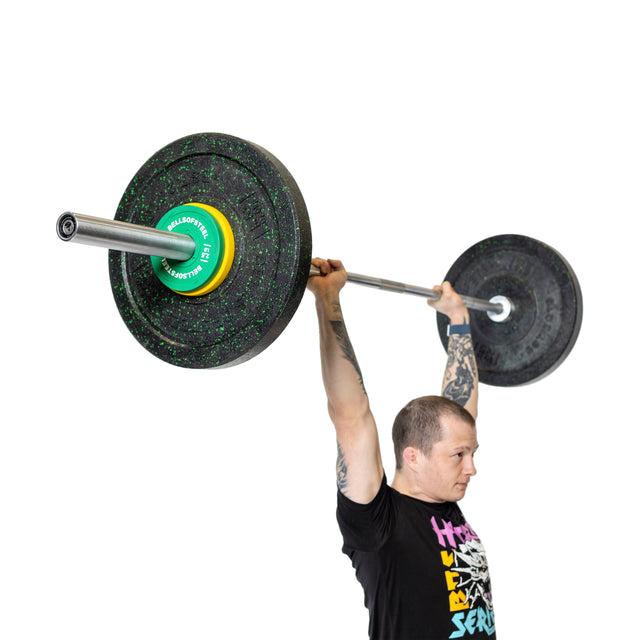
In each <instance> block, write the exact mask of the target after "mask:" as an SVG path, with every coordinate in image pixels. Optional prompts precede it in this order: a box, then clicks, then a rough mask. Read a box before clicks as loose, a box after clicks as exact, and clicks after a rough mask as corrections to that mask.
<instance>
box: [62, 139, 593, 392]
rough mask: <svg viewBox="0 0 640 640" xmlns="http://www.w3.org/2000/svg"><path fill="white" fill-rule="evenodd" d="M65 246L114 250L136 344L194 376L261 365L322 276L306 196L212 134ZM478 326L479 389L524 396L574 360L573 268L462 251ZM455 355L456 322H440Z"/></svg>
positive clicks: (86, 219)
mask: <svg viewBox="0 0 640 640" xmlns="http://www.w3.org/2000/svg"><path fill="white" fill-rule="evenodd" d="M56 230H57V233H58V236H59V237H60V238H61V239H62V240H65V241H73V242H80V243H85V244H92V245H95V246H100V247H104V248H108V249H109V250H110V251H109V273H110V280H111V287H112V291H113V295H114V298H115V301H116V305H117V307H118V310H119V312H120V314H121V316H122V318H123V320H124V321H125V323H126V326H127V327H128V328H129V330H130V331H131V333H132V334H133V335H134V336H135V338H136V339H137V340H138V341H139V342H140V343H141V344H142V346H144V347H145V348H146V349H147V350H148V351H150V352H151V353H152V354H153V355H155V356H157V357H159V358H160V359H162V360H164V361H166V362H169V363H170V364H173V365H177V366H182V367H188V368H221V367H228V366H232V365H237V364H240V363H242V362H245V361H246V360H249V359H250V358H252V357H254V356H256V355H258V354H259V353H260V352H261V351H263V350H264V349H265V348H267V347H268V346H269V345H270V344H271V343H272V342H273V341H274V340H275V339H276V338H277V337H278V336H279V335H280V334H281V333H282V331H283V330H284V328H285V327H286V326H287V324H288V323H289V321H290V320H291V318H292V317H293V315H294V313H295V311H296V309H297V308H298V305H299V303H300V301H301V299H302V296H303V294H304V290H305V287H306V283H307V280H308V278H309V277H310V276H313V275H318V274H319V272H318V270H317V269H316V268H315V267H313V266H312V265H311V227H310V223H309V217H308V213H307V209H306V205H305V202H304V199H303V197H302V194H301V192H300V189H299V188H298V186H297V184H296V182H295V180H294V179H293V177H292V176H291V174H290V173H289V172H288V170H287V169H286V168H285V167H284V165H283V164H282V163H281V162H280V161H279V160H278V159H277V158H275V156H273V155H272V154H271V153H269V152H268V151H266V150H265V149H263V148H262V147H259V146H258V145H256V144H253V143H251V142H247V141H245V140H241V139H239V138H236V137H233V136H229V135H224V134H215V133H203V134H195V135H191V136H187V137H185V138H181V139H180V140H176V141H175V142H172V143H171V144H169V145H167V146H166V147H164V148H163V149H161V150H160V151H158V152H157V153H155V154H154V155H153V156H152V157H151V158H150V159H149V160H148V161H147V162H146V163H145V164H144V165H143V166H142V167H141V168H140V170H139V171H138V172H137V173H136V175H135V176H134V178H133V179H132V181H131V182H130V184H129V186H128V187H127V189H126V191H125V193H124V195H123V196H122V199H121V201H120V204H119V206H118V209H117V211H116V216H115V220H107V219H103V218H96V217H92V216H87V215H82V214H77V213H70V212H67V213H64V214H62V215H61V216H60V217H59V218H58V221H57V224H56ZM444 279H445V280H449V281H450V282H451V284H452V285H453V286H454V288H455V289H456V291H458V292H464V293H463V294H462V297H463V300H464V302H465V304H466V305H467V307H468V308H469V309H472V310H474V313H473V314H470V315H471V320H470V322H471V325H472V327H471V328H472V336H473V342H474V350H475V353H476V359H477V362H478V369H479V375H480V380H481V381H482V382H485V383H487V384H492V385H496V386H515V385H521V384H526V383H529V382H533V381H535V380H538V379H540V378H542V377H543V376H545V375H548V374H549V373H551V371H553V370H554V369H555V368H557V367H558V366H559V365H560V364H561V363H562V362H563V361H564V359H565V358H566V357H567V356H568V354H569V352H570V351H571V349H572V348H573V345H574V344H575V341H576V340H577V337H578V333H579V331H580V326H581V321H582V294H581V290H580V286H579V283H578V280H577V278H576V275H575V273H574V271H573V269H572V268H571V266H570V265H569V263H568V262H567V261H566V260H565V259H564V258H563V257H562V256H561V255H560V254H559V253H558V252H557V251H556V250H555V249H552V248H551V247H550V246H548V245H546V244H544V243H542V242H540V241H538V240H534V239H533V238H529V237H527V236H522V235H499V236H494V237H491V238H487V239H486V240H482V241H481V242H479V243H477V244H475V245H473V246H472V247H470V248H469V249H467V250H466V251H465V252H464V253H463V254H462V255H461V256H460V257H459V258H458V259H457V260H456V262H455V263H454V264H453V266H452V267H451V269H450V270H449V271H448V272H447V274H446V276H445V278H444ZM348 282H352V283H356V284H361V285H364V286H369V287H375V288H377V289H380V290H384V291H393V292H397V293H407V294H410V295H417V296H422V297H425V298H428V299H432V300H435V299H437V298H438V296H439V295H440V294H439V292H438V291H435V290H433V289H428V288H425V287H420V286H414V285H408V284H405V283H401V282H396V281H391V280H385V279H382V278H374V277H370V276H365V275H361V274H356V273H349V274H348ZM437 323H438V331H439V334H440V338H441V341H442V344H443V346H444V347H445V348H446V346H447V341H448V338H447V335H446V334H447V332H446V327H447V319H446V317H444V316H442V315H441V314H439V313H438V314H437Z"/></svg>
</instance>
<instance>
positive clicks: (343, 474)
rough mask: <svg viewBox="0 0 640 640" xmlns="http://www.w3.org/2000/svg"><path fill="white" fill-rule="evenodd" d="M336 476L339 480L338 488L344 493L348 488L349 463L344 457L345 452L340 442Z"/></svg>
mask: <svg viewBox="0 0 640 640" xmlns="http://www.w3.org/2000/svg"><path fill="white" fill-rule="evenodd" d="M336 478H337V481H338V489H340V491H341V492H342V493H345V492H346V489H347V463H346V462H345V459H344V453H343V451H342V447H341V446H340V443H338V459H337V460H336Z"/></svg>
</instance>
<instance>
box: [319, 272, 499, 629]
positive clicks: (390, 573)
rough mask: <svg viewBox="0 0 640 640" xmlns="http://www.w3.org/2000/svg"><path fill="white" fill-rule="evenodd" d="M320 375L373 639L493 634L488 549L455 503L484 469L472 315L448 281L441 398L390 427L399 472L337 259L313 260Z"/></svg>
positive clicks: (342, 517) (350, 545) (345, 521)
mask: <svg viewBox="0 0 640 640" xmlns="http://www.w3.org/2000/svg"><path fill="white" fill-rule="evenodd" d="M313 264H314V265H315V266H316V267H318V268H319V269H320V271H321V273H322V275H321V276H316V277H313V278H310V279H309V283H308V288H309V289H310V290H311V291H312V292H313V293H314V295H315V297H316V309H317V312H318V322H319V329H320V350H321V363H322V375H323V380H324V385H325V389H326V393H327V399H328V408H329V415H330V417H331V420H332V421H333V424H334V426H335V428H336V435H337V441H338V462H337V466H336V471H337V481H338V523H339V525H340V530H341V532H342V535H343V539H344V547H343V551H344V553H346V554H347V555H348V556H349V558H350V559H351V561H352V563H353V566H354V568H355V570H356V577H357V578H358V580H359V581H360V583H361V584H362V586H363V589H364V592H365V605H366V607H367V608H368V609H369V636H370V638H372V639H375V640H436V639H437V640H444V639H445V638H463V637H467V636H473V639H474V640H477V639H478V638H481V639H486V638H495V625H494V615H493V602H492V599H491V586H490V580H489V573H488V569H487V562H486V557H485V553H484V549H483V547H482V544H481V542H480V540H479V538H478V536H477V535H476V533H475V532H474V530H473V529H472V528H471V526H470V525H469V524H468V523H467V522H466V520H465V518H464V516H463V515H462V512H461V511H460V509H459V507H458V505H457V501H458V500H460V499H462V498H463V497H464V495H465V492H466V489H467V487H468V485H469V481H470V480H471V478H472V477H473V476H474V475H475V473H476V469H475V466H474V463H473V456H474V453H475V452H476V450H477V448H478V441H477V439H476V427H475V417H476V415H477V404H478V374H477V367H476V362H475V356H474V353H473V345H472V341H471V335H470V332H469V314H468V311H467V309H466V307H465V305H464V303H463V302H462V299H461V298H460V296H459V295H458V294H456V293H455V291H453V289H452V287H451V286H450V285H449V284H448V283H444V284H443V285H442V286H441V287H437V289H439V290H441V291H442V296H441V298H440V300H438V301H436V302H432V301H430V302H429V304H430V305H431V306H433V307H435V308H436V309H437V310H438V311H440V312H441V313H444V314H446V315H447V316H448V317H449V320H450V330H451V331H452V333H451V335H450V338H449V345H448V360H447V365H446V370H445V376H444V382H443V391H442V397H440V396H429V397H425V398H418V399H416V400H413V401H412V402H410V403H409V404H408V405H407V406H406V407H404V408H403V409H402V410H401V411H400V413H399V414H398V417H397V418H396V420H395V422H394V425H393V440H394V448H395V454H396V474H395V477H394V479H393V482H392V484H391V486H388V484H387V479H386V476H385V473H384V470H383V467H382V459H381V455H380V445H379V441H378V432H377V427H376V423H375V420H374V417H373V415H372V413H371V410H370V408H369V399H368V397H367V393H366V391H365V388H364V384H363V379H362V374H361V372H360V368H359V366H358V362H357V360H356V357H355V354H354V351H353V348H352V346H351V342H350V340H349V336H348V334H347V330H346V328H345V324H344V319H343V316H342V310H341V307H340V299H339V293H340V290H341V289H342V287H343V286H344V284H345V282H346V279H347V274H346V272H345V270H344V267H343V266H342V263H341V262H339V261H337V260H328V261H327V260H320V259H315V260H313Z"/></svg>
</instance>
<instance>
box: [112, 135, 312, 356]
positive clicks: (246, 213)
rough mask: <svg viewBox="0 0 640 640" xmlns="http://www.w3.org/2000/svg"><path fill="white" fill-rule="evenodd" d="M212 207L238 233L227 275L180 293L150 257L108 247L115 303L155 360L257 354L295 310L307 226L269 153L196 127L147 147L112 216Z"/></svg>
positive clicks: (305, 264)
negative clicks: (193, 292) (203, 288)
mask: <svg viewBox="0 0 640 640" xmlns="http://www.w3.org/2000/svg"><path fill="white" fill-rule="evenodd" d="M189 202H201V203H203V204H206V205H210V206H212V207H214V208H216V209H218V210H219V211H220V212H221V213H222V214H223V215H224V217H225V218H226V219H227V220H228V222H229V224H230V225H231V228H232V229H233V235H234V238H235V244H236V247H235V256H234V260H233V265H232V267H231V270H230V272H229V274H228V275H227V277H226V278H225V280H224V282H223V283H222V284H221V285H220V286H219V287H217V288H216V289H215V290H213V291H212V292H211V293H208V294H206V295H204V296H197V297H186V296H183V295H180V294H178V293H175V292H174V291H171V290H170V289H169V288H167V287H166V286H165V285H163V284H162V283H161V282H160V280H159V279H158V277H157V276H156V274H155V273H154V270H153V268H152V265H151V261H150V259H149V257H148V256H141V255H137V254H131V253H125V252H120V251H110V252H109V274H110V277H111V286H112V290H113V295H114V297H115V301H116V304H117V306H118V310H119V311H120V314H121V316H122V318H123V320H124V322H125V324H126V326H127V327H128V329H129V330H130V331H131V333H132V334H133V335H134V336H135V338H136V339H137V340H138V342H140V344H141V345H142V346H144V347H145V349H147V350H148V351H150V352H151V353H152V354H153V355H155V356H157V357H158V358H160V359H162V360H164V361H166V362H169V363H170V364H174V365H177V366H181V367H188V368H194V369H204V368H214V367H226V366H232V365H236V364H240V363H241V362H245V361H246V360H249V359H250V358H252V357H254V356H256V355H258V354H259V353H260V352H261V351H263V350H264V349H265V348H266V347H267V346H269V345H270V344H271V343H272V342H273V341H274V340H275V339H276V338H277V337H278V336H279V335H280V333H282V331H283V330H284V328H285V327H286V326H287V324H288V323H289V321H290V320H291V318H292V317H293V315H294V313H295V311H296V309H297V308H298V305H299V303H300V300H301V299H302V296H303V294H304V291H305V287H306V283H307V279H308V276H309V267H310V264H311V228H310V224H309V217H308V214H307V209H306V206H305V203H304V200H303V198H302V194H301V193H300V190H299V189H298V186H297V185H296V183H295V181H294V179H293V177H292V176H291V174H290V173H289V172H288V171H287V169H286V168H285V167H284V166H283V165H282V163H280V162H279V161H278V160H277V159H276V158H275V157H274V156H273V155H271V154H270V153H269V152H267V151H265V150H264V149H262V148H261V147H259V146H257V145H255V144H253V143H250V142H247V141H245V140H241V139H239V138H235V137H233V136H228V135H222V134H215V133H203V134H196V135H192V136H187V137H185V138H181V139H180V140H176V141H175V142H172V143H171V144H169V145H167V146H166V147H164V148H163V149H161V150H160V151H158V152H157V153H156V154H154V155H153V156H152V157H151V158H150V159H149V160H148V161H147V162H146V163H145V164H144V166H143V167H142V168H141V169H140V170H139V171H138V173H137V174H136V175H135V177H134V178H133V180H132V181H131V183H130V184H129V186H128V187H127V189H126V191H125V193H124V195H123V197H122V200H121V201H120V204H119V206H118V210H117V212H116V216H115V218H116V220H121V221H124V222H132V223H135V224H140V225H145V226H148V227H155V226H156V225H157V224H158V222H159V220H160V219H161V218H162V216H164V215H165V214H166V213H167V212H168V211H170V210H171V209H173V208H174V207H177V206H181V205H184V204H187V203H189Z"/></svg>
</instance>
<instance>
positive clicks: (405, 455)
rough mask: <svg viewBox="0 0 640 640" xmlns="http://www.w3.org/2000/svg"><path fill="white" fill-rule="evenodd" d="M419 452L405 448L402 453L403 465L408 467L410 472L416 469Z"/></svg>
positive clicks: (411, 448)
mask: <svg viewBox="0 0 640 640" xmlns="http://www.w3.org/2000/svg"><path fill="white" fill-rule="evenodd" d="M420 455H421V452H420V450H419V449H416V448H415V447H406V448H405V450H404V451H403V452H402V459H403V461H404V464H405V465H406V466H407V467H409V469H411V470H412V471H415V470H416V469H417V467H418V460H419V458H420Z"/></svg>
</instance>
